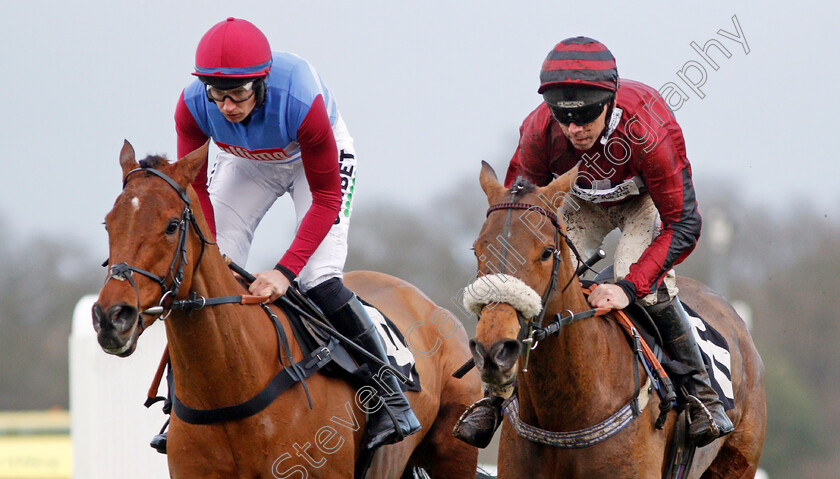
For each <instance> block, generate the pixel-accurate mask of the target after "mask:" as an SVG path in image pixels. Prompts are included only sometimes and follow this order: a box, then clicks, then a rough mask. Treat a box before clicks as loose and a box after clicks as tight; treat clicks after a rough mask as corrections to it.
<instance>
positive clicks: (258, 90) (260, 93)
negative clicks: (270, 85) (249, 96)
mask: <svg viewBox="0 0 840 479" xmlns="http://www.w3.org/2000/svg"><path fill="white" fill-rule="evenodd" d="M265 79H266V77H262V78H260V79H258V80H256V81H255V82H254V95H256V100H257V102H256V106H255V107H254V108H262V107H263V105H265V101H266V100H267V99H268V98H267V97H268V94H267V90H268V89H267V88H266V86H265Z"/></svg>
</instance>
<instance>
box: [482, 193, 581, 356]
mask: <svg viewBox="0 0 840 479" xmlns="http://www.w3.org/2000/svg"><path fill="white" fill-rule="evenodd" d="M521 191H522V186H521V185H519V184H518V182H517V183H515V184H514V185H513V186H512V187H511V189H510V192H511V198H510V201H509V202H507V203H498V204H495V205H493V206H491V207H490V208H489V209H488V210H487V215H486V216H490V213H492V212H494V211H499V210H506V211H507V218H506V220H505V228H504V233H503V234H504V237H505V238H507V237H509V235H510V227H511V222H512V216H513V210H528V211H534V212H536V213H539V214H540V215H542V216H544V217H545V218H547V219H548V220H549V221H550V222H551V224H552V225H553V226H554V247H553V251H552V254H551V256H552V266H551V276H550V278H549V281H548V285H547V286H546V289H545V291H544V292H543V294H542V297H541V305H542V307H541V309H540V313H539V315H538V316H537V317H536V319H532V320H528V319H527V318H525V317H524V316H523V315H522V314H521V313H520V312H519V311H517V317H518V319H519V334H518V335H517V338H516V339H517V340H518V341H519V342H520V344H521V345H522V351H521V354H525V365H524V367H523V372H527V371H528V359H529V358H530V352H531V351H532V350H533V349H535V348H536V347H537V345H538V344H539V341H540V340H542V339H543V338H545V337H546V336H547V335H548V334H558V335H559V334H560V328H562V326H563V325H565V324H569V323H571V322H573V321H576V320H578V319H583V318H588V317H591V316H594V315H595V314H597V313H598V310H595V309H591V310H587V311H583V312H580V313H573V312H572V311H570V310H566V311H564V313H568V314H567V315H566V316H561V315H560V314H558V315H557V318H555V319H554V320H553V321H552V323H551V324H549V325H547V326H545V327H543V320H544V319H545V314H546V310H547V308H546V306H547V305H548V301H549V299H550V298H551V295H552V293H553V292H554V291H555V290H556V289H557V277H558V275H559V274H560V265H561V263H562V256H561V254H562V251H561V249H560V238H561V237H562V238H563V240H564V241H565V242H566V244H567V245H568V246H569V248H570V249H571V251H572V252H573V253H574V255H575V257H576V258H577V260H578V264H584V265H586V264H587V263H586V262H585V261H583V260H582V258H581V256H580V253H579V252H578V250H577V248H575V245H574V244H572V242H571V240H570V239H569V237H568V236H567V235H566V234H565V233H564V232H563V230H562V228H561V226H560V220H559V219H558V217H557V215H556V214H554V213H552V212H550V211H548V210H546V209H545V208H542V207H540V206H537V205H534V204H529V203H518V202H516V196H517V195H518V194H519V193H520V192H521ZM501 243H502V254H503V256H502V261H501V268H500V269H501V272H502V273H504V269H505V262H506V259H505V258H506V255H507V245H508V242H507V241H502V242H501ZM587 267H589V266H588V265H587ZM590 269H591V268H590ZM574 278H575V275H572V277H570V278H569V282H568V283H567V284H566V286H564V287H563V290H562V291H565V290H566V289H567V288H568V287H569V285H571V284H572V281H573V280H574Z"/></svg>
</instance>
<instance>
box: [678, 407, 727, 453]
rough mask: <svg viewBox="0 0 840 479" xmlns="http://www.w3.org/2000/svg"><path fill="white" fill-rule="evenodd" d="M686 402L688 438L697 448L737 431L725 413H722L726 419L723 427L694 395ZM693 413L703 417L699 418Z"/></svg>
mask: <svg viewBox="0 0 840 479" xmlns="http://www.w3.org/2000/svg"><path fill="white" fill-rule="evenodd" d="M686 401H687V402H688V420H689V428H688V437H689V440H690V441H691V442H692V443H693V444H694V446H695V447H698V448H699V447H703V446H707V445H709V444H711V443H712V442H714V441H716V440H717V439H719V438H721V437H723V436H725V435H727V434H729V433H731V432H732V431H734V430H735V427H734V426H733V425H732V421H731V420H730V419H729V416H727V415H726V413H725V412H722V413H721V414H723V417H724V418H725V419H723V421H724V424H722V425H721V424H718V421H716V420H715V415H714V414H712V411H711V410H709V408H708V407H707V406H706V404H705V403H703V401H701V400H700V399H699V398H697V397H696V396H694V395H686ZM692 413H696V414H699V415H701V416H700V417H699V418H697V417H694V416H693V415H692ZM704 421H705V424H704Z"/></svg>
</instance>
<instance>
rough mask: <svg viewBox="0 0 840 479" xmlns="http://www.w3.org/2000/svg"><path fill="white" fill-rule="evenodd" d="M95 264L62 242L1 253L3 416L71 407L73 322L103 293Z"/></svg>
mask: <svg viewBox="0 0 840 479" xmlns="http://www.w3.org/2000/svg"><path fill="white" fill-rule="evenodd" d="M7 231H8V230H7ZM95 264H96V262H95V261H94V260H92V259H89V256H88V255H87V254H85V251H84V250H83V248H82V247H80V246H78V245H76V244H73V243H72V242H67V241H63V240H61V239H47V238H35V239H32V240H29V241H28V242H26V243H24V244H22V245H15V244H14V243H13V242H11V241H10V242H9V243H7V246H6V248H4V249H3V250H2V251H0V365H2V367H0V410H3V409H46V408H51V407H63V408H67V407H68V388H69V384H68V337H69V334H70V324H71V316H72V314H73V308H74V307H75V305H76V302H77V301H78V300H79V298H80V297H81V296H82V295H84V294H89V293H90V292H91V291H96V290H97V289H98V288H99V285H100V282H101V279H100V278H101V276H100V273H101V272H99V271H97V269H96V267H95Z"/></svg>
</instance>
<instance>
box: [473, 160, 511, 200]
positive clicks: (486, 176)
mask: <svg viewBox="0 0 840 479" xmlns="http://www.w3.org/2000/svg"><path fill="white" fill-rule="evenodd" d="M478 180H479V181H480V182H481V189H482V190H484V194H485V195H487V202H488V203H489V204H491V205H492V204H493V200H494V198H496V197H497V196H498V195H499V194H500V193H502V194H503V193H504V192H505V187H504V186H502V184H501V183H499V178H498V177H496V172H495V171H493V167H492V166H490V164H489V163H487V162H486V161H482V162H481V174H480V175H479V177H478Z"/></svg>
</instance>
